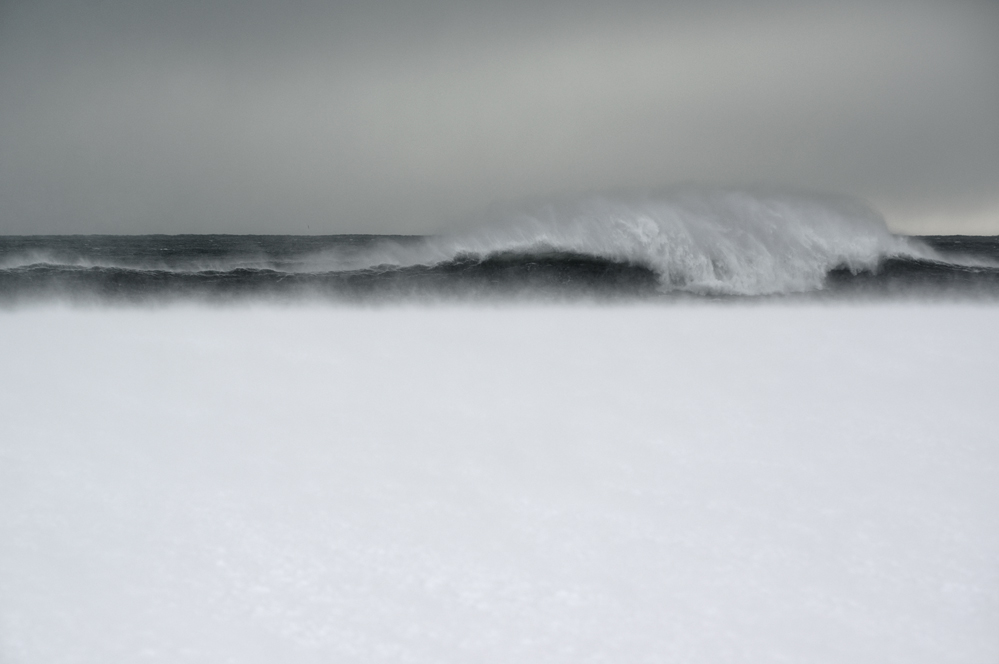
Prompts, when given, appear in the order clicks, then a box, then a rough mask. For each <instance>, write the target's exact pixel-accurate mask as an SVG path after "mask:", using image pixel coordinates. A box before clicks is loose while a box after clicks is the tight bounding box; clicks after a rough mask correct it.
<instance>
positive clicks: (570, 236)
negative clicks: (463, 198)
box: [0, 191, 999, 303]
mask: <svg viewBox="0 0 999 664" xmlns="http://www.w3.org/2000/svg"><path fill="white" fill-rule="evenodd" d="M854 294H863V295H864V296H873V297H894V296H899V295H901V296H917V297H924V296H928V297H934V296H947V297H953V296H957V297H971V298H988V299H994V298H996V297H999V237H961V236H940V237H921V238H908V237H899V236H895V235H893V234H891V233H890V232H889V231H888V229H887V227H886V225H885V223H884V221H883V220H882V219H881V218H880V216H879V215H877V213H875V212H873V211H872V210H870V209H868V208H866V207H864V206H862V205H860V204H857V203H855V202H852V201H845V200H839V199H830V198H819V197H802V196H797V197H794V196H787V195H761V194H750V193H744V192H729V191H713V192H703V191H698V192H690V191H688V192H680V193H674V194H672V195H669V196H663V197H660V198H656V199H653V198H644V199H640V200H636V199H632V200H620V199H618V200H614V199H607V198H587V199H582V200H575V201H569V202H561V203H556V204H547V205H538V206H535V207H533V208H531V209H529V210H528V211H522V210H521V211H512V212H506V213H502V214H500V213H496V214H493V215H492V217H491V218H490V219H488V220H487V221H485V222H484V223H482V224H480V225H479V226H477V227H474V228H472V229H469V230H464V231H461V232H456V233H451V234H442V235H436V236H374V235H328V236H288V235H256V236H247V235H144V236H102V235H91V236H3V237H0V301H4V302H7V303H11V302H22V301H30V300H36V299H71V300H98V301H126V302H129V301H145V300H175V299H208V300H228V299H237V300H238V299H246V298H275V297H276V298H288V297H291V298H300V297H307V298H319V299H327V300H334V301H343V300H347V301H356V300H368V299H378V298H388V299H400V298H401V299H411V298H425V297H431V298H441V297H443V298H459V299H467V298H478V297H496V296H498V297H508V296H528V297H540V298H550V297H556V298H570V299H572V298H580V297H582V298H592V297H596V298H618V297H625V298H642V299H645V298H663V297H667V298H669V297H678V296H682V297H744V296H788V295H794V296H802V295H804V296H806V297H828V296H833V297H836V296H841V295H854Z"/></svg>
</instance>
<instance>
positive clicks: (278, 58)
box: [0, 0, 999, 234]
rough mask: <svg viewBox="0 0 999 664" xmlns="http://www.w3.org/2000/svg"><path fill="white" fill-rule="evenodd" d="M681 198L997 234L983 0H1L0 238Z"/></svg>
mask: <svg viewBox="0 0 999 664" xmlns="http://www.w3.org/2000/svg"><path fill="white" fill-rule="evenodd" d="M683 182H701V183H720V184H785V185H792V186H799V187H807V188H815V189H820V190H826V191H833V192H842V193H847V194H851V195H855V196H859V197H862V198H864V199H866V200H868V201H870V202H871V203H872V204H874V205H875V207H877V208H878V209H880V210H881V211H882V212H884V213H885V215H886V216H887V218H888V220H889V223H890V224H891V225H892V226H893V227H894V228H896V229H897V230H902V231H907V232H944V233H946V232H980V233H991V234H999V3H997V2H986V1H983V2H973V1H970V0H968V1H964V0H948V1H943V0H940V1H937V2H934V1H930V0H927V1H922V2H921V1H914V2H893V1H883V2H879V1H877V0H875V1H870V2H863V3H852V2H845V3H844V2H839V3H817V2H816V3H812V2H797V3H788V2H784V3H781V2H735V1H734V0H707V1H700V2H680V3H668V2H641V1H634V0H624V1H621V0H619V1H618V2H614V3H593V2H570V1H569V0H540V1H535V2H528V1H523V2H521V1H516V2H491V3H474V2H457V1H455V0H408V1H402V0H365V1H363V2H362V1H358V2H317V1H311V0H285V1H282V2H276V1H274V2H264V1H261V0H242V1H234V0H204V1H201V2H193V1H189V0H171V1H169V2H164V1H162V0H158V1H156V2H152V1H150V0H106V1H97V0H74V1H72V2H60V1H57V0H0V233H67V232H68V233H150V232H162V233H182V232H248V233H254V232H257V233H259V232H264V233H301V232H313V233H340V232H371V233H383V232H401V233H420V232H430V231H434V230H435V229H438V228H441V227H442V226H444V225H449V224H452V223H454V222H455V221H458V220H461V219H463V218H466V217H469V216H473V215H475V214H476V212H478V211H480V210H482V209H483V208H485V207H486V206H488V205H490V204H491V203H494V202H505V201H510V200H516V199H519V198H523V197H536V196H544V195H546V194H559V195H564V194H567V193H568V194H572V193H574V192H587V191H594V190H596V191H601V190H617V189H622V188H624V189H627V188H639V189H640V188H658V187H664V186H669V185H671V184H676V183H683Z"/></svg>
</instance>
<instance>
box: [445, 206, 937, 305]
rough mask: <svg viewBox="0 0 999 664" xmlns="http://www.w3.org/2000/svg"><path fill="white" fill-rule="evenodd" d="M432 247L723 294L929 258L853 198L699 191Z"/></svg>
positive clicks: (542, 212)
mask: <svg viewBox="0 0 999 664" xmlns="http://www.w3.org/2000/svg"><path fill="white" fill-rule="evenodd" d="M430 245H431V248H432V249H434V250H436V252H438V253H439V255H440V257H441V258H442V259H443V258H444V257H447V256H450V257H453V256H458V255H468V254H473V255H479V256H483V257H485V256H490V255H493V254H496V253H523V254H530V253H535V252H565V253H571V254H581V255H590V256H595V257H601V258H604V259H608V260H611V261H617V262H621V263H629V264H635V265H640V266H645V267H647V268H649V269H651V270H654V271H655V272H656V274H657V275H658V277H659V288H660V290H662V291H666V292H669V291H686V292H691V293H704V294H730V295H771V294H779V293H799V292H805V291H810V290H818V289H820V288H822V286H823V284H824V282H825V279H826V276H827V275H828V274H829V272H830V271H832V270H836V269H846V270H848V271H850V272H853V273H857V272H861V271H874V270H876V269H877V267H878V265H879V264H880V263H881V262H882V261H883V260H884V259H886V258H889V257H894V256H909V257H913V258H930V257H932V251H931V250H929V249H928V248H926V247H924V246H922V245H920V244H919V243H918V242H915V241H912V240H909V239H906V238H901V237H898V236H894V235H892V233H891V232H890V231H889V230H888V227H887V225H886V224H885V222H884V219H883V218H882V217H881V216H880V215H879V214H878V213H877V212H875V211H873V210H872V209H870V208H869V207H867V206H865V205H863V204H861V203H859V202H857V201H854V200H852V199H847V198H840V197H832V196H806V195H798V194H782V193H763V194H761V193H756V192H748V191H735V190H707V189H687V190H678V191H675V192H672V193H670V194H667V195H664V196H660V197H658V198H653V197H644V198H640V199H631V200H626V199H621V198H617V199H615V198H608V197H592V198H586V199H582V200H577V201H570V202H567V203H555V204H547V205H543V206H540V207H538V208H536V209H534V210H532V211H528V212H524V211H521V212H518V213H515V214H513V215H507V216H505V217H502V218H499V219H493V220H491V221H490V222H489V223H486V224H483V225H482V226H480V227H478V228H476V229H474V230H472V231H468V232H465V233H461V234H457V235H453V236H446V237H439V238H435V239H433V240H431V242H430Z"/></svg>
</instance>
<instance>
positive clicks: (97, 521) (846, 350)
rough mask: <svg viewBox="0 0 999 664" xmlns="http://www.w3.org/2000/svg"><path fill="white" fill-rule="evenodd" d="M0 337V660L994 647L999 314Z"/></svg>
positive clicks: (434, 658) (262, 319)
mask: <svg viewBox="0 0 999 664" xmlns="http://www.w3.org/2000/svg"><path fill="white" fill-rule="evenodd" d="M0 329H2V330H3V340H4V344H5V352H4V353H3V355H2V357H0V370H2V374H0V376H2V378H0V409H2V413H3V416H2V420H0V440H2V442H0V454H2V457H0V492H2V493H0V620H2V622H0V630H2V631H0V659H2V661H4V662H8V663H12V664H13V663H21V662H24V663H27V662H30V663H32V664H35V663H49V662H101V663H108V662H140V661H148V662H211V663H213V664H214V663H218V662H240V663H243V662H591V661H593V662H596V661H600V662H704V663H712V664H715V663H720V662H844V663H846V662H849V663H851V664H856V663H860V662H871V663H878V664H881V663H885V662H904V663H906V664H915V663H920V662H926V663H933V664H939V663H941V662H968V663H971V662H974V663H982V662H995V661H999V630H997V629H996V625H997V624H999V434H997V424H999V411H997V409H996V397H997V396H999V354H997V353H996V349H995V331H996V330H997V329H999V308H995V307H992V308H987V307H977V308H976V307H971V306H942V305H940V306H931V305H923V306H917V305H892V306H889V305H879V306H860V305H853V306H847V305H837V306H835V307H817V306H816V307H805V306H797V307H779V306H774V305H766V306H708V305H696V306H660V307H648V308H630V307H629V308H623V307H618V308H602V309H601V308H586V307H547V308H505V309H486V308H483V309H462V308H422V309H421V308H413V309H401V308H400V309H391V308H386V309H374V310H360V309H358V310H351V309H337V308H325V309H308V308H297V309H296V308H289V309H276V308H275V309H224V310H214V311H213V310H208V309H196V308H190V309H185V308H168V309H162V310H136V309H132V310H118V311H114V310H103V311H102V310H90V311H87V310H79V309H77V310H71V309H25V310H20V311H14V312H6V313H3V314H0Z"/></svg>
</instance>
